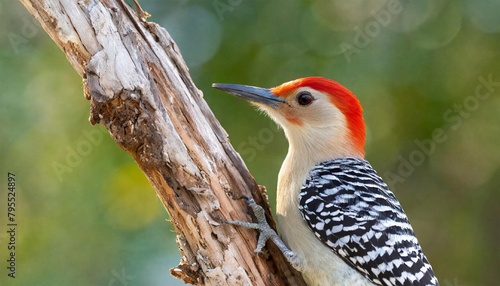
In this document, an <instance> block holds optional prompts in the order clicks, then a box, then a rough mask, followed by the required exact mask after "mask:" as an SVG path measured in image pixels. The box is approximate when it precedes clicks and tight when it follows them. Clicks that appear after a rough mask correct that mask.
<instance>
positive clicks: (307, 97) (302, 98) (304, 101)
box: [297, 92, 313, 105]
mask: <svg viewBox="0 0 500 286" xmlns="http://www.w3.org/2000/svg"><path fill="white" fill-rule="evenodd" d="M297 101H298V102H299V104H300V105H309V104H311V102H312V101H313V97H312V95H311V94H310V93H309V92H301V93H299V95H297Z"/></svg>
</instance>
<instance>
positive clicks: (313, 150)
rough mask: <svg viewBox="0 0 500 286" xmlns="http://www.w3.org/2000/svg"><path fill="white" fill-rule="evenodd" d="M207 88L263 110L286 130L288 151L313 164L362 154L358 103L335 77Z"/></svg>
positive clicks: (362, 128) (363, 138)
mask: <svg viewBox="0 0 500 286" xmlns="http://www.w3.org/2000/svg"><path fill="white" fill-rule="evenodd" d="M212 87H214V88H217V89H220V90H222V91H225V92H227V93H230V94H232V95H235V96H237V97H240V98H243V99H246V100H248V101H250V102H252V103H253V104H255V105H257V106H258V107H259V108H261V109H263V110H264V111H266V112H267V113H268V114H269V116H271V118H273V119H274V121H276V122H277V123H278V124H279V125H281V126H282V127H283V129H284V130H285V134H286V136H287V138H288V141H289V143H290V151H292V152H301V153H302V155H304V156H309V157H310V159H311V160H313V161H316V162H320V161H325V160H330V159H333V158H337V157H359V158H363V157H364V145H365V123H364V121H363V115H362V108H361V104H360V103H359V100H358V99H357V98H356V96H354V94H352V93H351V92H350V91H349V90H347V89H346V88H345V87H343V86H342V85H340V84H339V83H337V82H335V81H332V80H328V79H325V78H322V77H306V78H301V79H297V80H294V81H290V82H286V83H284V84H282V85H280V86H277V87H273V88H270V89H265V88H260V87H253V86H247V85H238V84H220V83H216V84H213V85H212Z"/></svg>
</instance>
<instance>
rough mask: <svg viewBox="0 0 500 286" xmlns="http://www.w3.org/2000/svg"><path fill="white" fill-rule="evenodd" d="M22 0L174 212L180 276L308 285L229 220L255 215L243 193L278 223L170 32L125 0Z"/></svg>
mask: <svg viewBox="0 0 500 286" xmlns="http://www.w3.org/2000/svg"><path fill="white" fill-rule="evenodd" d="M21 2H22V3H23V4H24V5H25V7H26V8H27V9H28V11H29V12H30V13H31V14H33V15H34V16H35V17H36V18H37V19H38V21H39V22H40V23H41V24H42V26H43V28H44V29H45V31H46V32H47V33H48V34H49V35H50V36H51V38H52V39H53V40H54V42H55V43H56V44H57V45H58V46H59V47H60V48H61V49H62V50H63V51H64V53H65V54H66V57H67V59H68V60H69V62H70V63H71V64H72V65H73V67H74V68H75V70H76V71H77V72H78V74H79V75H80V76H82V78H83V79H84V94H85V97H86V98H87V99H89V100H90V122H91V123H92V124H98V123H100V124H102V125H104V126H105V127H106V128H107V129H108V130H109V132H110V134H111V136H112V137H113V139H114V140H115V141H116V143H118V145H119V146H120V147H121V148H123V149H124V150H126V151H127V152H128V153H129V154H130V155H132V157H133V158H134V159H135V160H136V161H137V164H138V165H139V166H140V168H141V169H142V171H143V172H144V174H145V175H146V176H147V178H148V179H149V181H150V182H151V184H152V185H153V187H154V188H155V190H156V193H157V195H158V197H159V198H160V200H161V201H162V203H163V205H164V206H165V208H166V210H167V211H168V213H169V214H170V217H171V219H172V223H173V225H174V228H175V230H176V232H177V242H178V244H179V248H180V252H181V254H182V260H181V263H180V265H179V266H177V267H175V268H173V269H171V273H172V275H174V276H175V277H177V278H179V279H182V280H184V281H185V282H188V283H192V284H203V285H304V282H303V280H302V278H301V277H300V275H299V274H298V272H296V271H295V270H294V269H293V268H292V267H291V266H290V265H288V263H286V261H285V259H284V257H283V256H282V255H281V253H280V252H279V250H277V248H276V247H275V246H274V245H272V243H269V246H268V250H269V253H270V255H268V256H267V258H264V257H262V256H257V255H255V254H254V253H253V250H254V248H255V247H256V241H257V232H256V231H254V230H247V229H244V228H241V227H234V226H231V225H228V224H225V223H224V221H226V220H242V221H250V220H251V219H252V217H251V216H250V215H249V212H248V211H249V209H248V207H247V204H246V202H245V201H238V200H233V198H236V197H239V196H240V195H242V194H245V195H251V196H253V197H254V198H255V200H256V201H257V203H259V204H261V205H263V206H265V207H266V211H267V215H268V220H269V221H270V223H271V224H274V221H272V218H271V215H270V212H269V205H268V203H267V200H266V198H265V194H264V193H263V191H262V188H261V189H259V187H258V186H257V184H256V182H255V180H254V179H253V177H252V176H251V175H250V173H249V172H248V170H247V168H246V167H245V165H244V163H243V161H242V160H241V158H240V156H239V155H238V154H237V153H236V152H235V151H234V149H233V148H232V146H231V145H230V143H229V141H228V136H227V134H226V132H225V131H224V129H222V127H221V126H220V124H219V122H218V121H217V120H216V118H215V117H214V115H213V114H212V112H211V111H210V109H209V107H208V106H207V104H206V102H205V101H204V100H203V98H202V92H201V91H200V90H198V89H197V88H196V86H195V85H194V83H193V81H192V80H191V77H190V75H189V72H188V69H187V67H186V64H185V62H184V60H183V59H182V56H181V54H180V53H179V50H178V48H177V46H176V44H175V43H174V42H173V40H172V39H171V37H170V36H169V34H168V33H167V31H166V30H165V29H163V28H162V27H160V26H158V25H157V24H155V23H149V22H147V21H146V19H145V14H144V13H143V12H142V10H140V9H139V11H140V12H139V13H140V14H141V15H139V17H138V16H137V13H136V12H135V11H134V10H133V9H131V8H130V7H129V6H128V5H127V4H126V3H124V1H121V0H101V1H97V0H93V1H90V0H82V1H66V0H64V1H58V0H21ZM200 48H203V47H200ZM62 100H63V99H62Z"/></svg>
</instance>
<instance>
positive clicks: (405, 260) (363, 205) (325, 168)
mask: <svg viewBox="0 0 500 286" xmlns="http://www.w3.org/2000/svg"><path fill="white" fill-rule="evenodd" d="M213 87H214V88H217V89H220V90H222V91H225V92H227V93H229V94H232V95H235V96H237V97H240V98H243V99H245V100H248V101H250V102H251V103H253V104H255V105H257V106H258V107H259V108H260V109H262V110H264V111H265V112H266V113H267V114H268V115H269V116H270V117H271V118H272V119H273V120H274V121H276V122H277V123H278V124H279V125H280V126H282V127H283V130H284V132H285V135H286V137H287V139H288V142H289V149H288V154H287V156H286V158H285V161H284V162H283V165H282V167H281V170H280V172H279V178H278V190H277V206H276V213H277V221H278V229H279V232H280V236H281V239H280V237H278V235H277V234H276V232H274V230H272V229H271V228H270V227H269V225H268V224H267V222H266V220H265V216H264V212H263V209H262V208H261V207H260V206H258V205H256V204H255V202H254V201H253V200H252V199H251V198H248V202H249V204H250V206H251V207H252V209H253V211H254V213H255V215H256V217H257V219H258V223H250V222H239V221H235V222H229V223H231V224H233V225H240V226H244V227H250V228H255V229H258V230H260V231H261V233H260V236H259V242H258V244H257V249H256V252H260V251H261V250H262V248H263V247H264V246H265V243H266V241H267V240H268V239H272V240H273V241H274V242H275V243H276V245H278V247H279V248H280V249H281V251H282V252H283V254H284V255H285V257H286V258H287V259H288V261H289V262H290V263H291V264H292V265H293V266H294V267H295V268H296V269H298V270H299V271H300V272H301V273H302V276H303V277H304V279H305V281H306V283H307V284H308V285H321V286H325V285H439V283H438V280H437V278H436V277H435V275H434V272H433V270H432V267H431V265H430V264H429V262H428V260H427V258H426V257H425V255H424V253H423V251H422V248H421V246H420V244H419V242H418V240H417V238H416V237H415V234H414V233H413V229H412V227H411V225H410V222H409V220H408V217H407V216H406V214H405V212H404V211H403V208H402V207H401V205H400V203H399V201H398V200H397V199H396V197H395V196H394V194H393V193H392V192H391V191H390V190H389V188H388V187H387V185H386V184H385V183H384V181H383V180H382V179H381V178H380V176H379V175H378V174H377V172H376V171H375V170H374V169H373V168H372V166H371V165H370V163H368V161H367V160H365V159H364V157H365V151H364V146H365V123H364V120H363V115H362V108H361V104H360V102H359V100H358V99H357V98H356V96H354V94H352V93H351V92H350V91H349V90H347V89H346V88H345V87H343V86H342V85H340V84H339V83H337V82H335V81H332V80H328V79H325V78H322V77H307V78H301V79H297V80H294V81H290V82H286V83H284V84H282V85H280V86H277V87H274V88H270V89H265V88H259V87H253V86H246V85H236V84H213Z"/></svg>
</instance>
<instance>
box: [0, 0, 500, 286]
mask: <svg viewBox="0 0 500 286" xmlns="http://www.w3.org/2000/svg"><path fill="white" fill-rule="evenodd" d="M141 3H142V5H143V8H144V9H145V10H146V11H149V12H150V13H151V14H152V17H151V18H150V20H151V21H155V22H158V23H159V24H161V25H162V26H164V27H166V28H167V30H168V31H169V32H170V33H171V35H172V36H173V38H174V40H176V41H177V43H178V45H179V47H180V49H181V52H182V54H183V55H184V57H185V59H186V61H187V63H188V66H189V67H190V70H191V74H192V76H193V79H194V81H195V82H196V84H197V86H198V87H199V88H200V89H201V90H202V91H203V92H204V96H205V99H206V100H207V101H208V103H209V105H210V107H211V108H212V110H213V112H214V113H215V115H216V116H217V118H218V119H219V120H220V121H221V123H222V125H223V126H224V128H225V129H226V130H227V132H228V133H229V135H230V139H231V142H232V144H233V146H234V147H235V148H236V149H237V150H238V151H239V152H240V154H241V155H242V157H243V159H244V160H245V162H246V163H247V166H248V167H249V169H250V171H251V172H252V174H253V175H254V176H255V178H256V180H257V182H258V183H259V184H262V185H266V186H267V188H268V193H269V196H270V199H271V205H273V206H274V203H275V189H276V178H277V174H278V171H279V168H280V165H281V162H282V160H283V158H284V156H285V154H286V152H287V142H286V139H285V137H284V136H283V134H282V131H281V130H279V129H277V128H276V126H275V125H274V124H273V123H272V122H271V121H270V119H269V118H267V117H265V116H262V115H261V114H259V112H256V111H255V109H254V108H253V107H251V106H250V105H249V104H248V103H246V102H243V101H241V100H239V99H236V98H233V97H231V96H229V95H226V94H223V93H222V92H220V91H216V90H213V89H211V88H210V85H211V83H212V82H224V83H241V84H250V85H257V86H262V87H271V86H276V85H278V84H280V83H282V82H285V81H288V80H292V79H295V78H298V77H304V76H323V77H326V78H330V79H334V80H336V81H338V82H340V83H341V84H343V85H344V86H346V87H347V88H348V89H350V90H351V91H353V92H354V94H356V95H357V96H358V98H359V99H360V101H361V103H362V105H363V107H364V110H365V111H364V116H365V120H366V124H367V146H366V153H367V159H368V160H369V161H370V162H371V163H372V165H373V166H374V168H375V169H376V170H377V171H378V172H379V173H380V174H381V175H382V177H384V179H385V180H386V181H387V182H388V184H389V185H390V187H391V189H392V191H393V192H394V193H396V195H397V197H398V198H399V200H400V201H401V203H402V205H403V207H404V209H405V210H406V213H407V214H408V216H409V218H410V221H411V222H412V224H413V227H414V229H415V232H416V234H417V236H418V238H419V240H420V242H421V244H422V247H423V249H424V251H425V253H426V255H427V257H428V258H429V260H430V262H431V263H432V265H433V267H434V271H435V272H436V275H437V277H438V278H439V280H440V282H441V285H498V278H497V274H498V270H499V269H500V247H499V241H500V219H499V217H500V211H499V205H500V192H499V188H498V186H499V185H500V148H499V146H500V130H499V128H498V126H499V123H500V112H499V111H500V34H499V33H500V1H497V0H489V1H488V0H479V1H472V0H461V1H443V0H426V1H395V0H393V1H382V0H380V1H379V0H377V1H362V0H355V1H354V0H353V1H332V0H328V1H327V0H320V1H306V0H303V1H290V0H288V1H284V0H279V1H243V0H216V1H201V0H197V1H194V0H183V1H165V0H156V1H147V0H143V1H141ZM0 23H1V30H0V35H1V36H0V83H1V87H2V92H1V95H0V122H1V123H0V136H1V137H0V138H1V148H0V158H1V165H0V170H1V177H2V179H1V180H0V183H1V188H0V189H1V194H0V198H1V199H0V202H1V204H0V218H1V219H0V224H1V227H0V229H1V233H0V261H1V263H0V265H1V267H0V269H1V270H0V285H183V283H181V282H180V281H176V280H175V279H173V278H170V276H169V268H171V267H174V266H176V265H177V263H178V262H179V259H180V255H179V252H178V249H177V246H176V243H175V233H174V232H173V231H172V229H173V228H172V226H171V224H170V223H169V222H168V215H167V213H166V212H165V211H164V209H163V207H162V206H161V204H160V202H159V200H158V199H157V198H156V196H155V193H154V191H153V189H152V188H151V187H150V185H149V184H148V182H147V180H146V179H145V178H144V176H143V175H142V173H141V172H140V171H139V170H138V168H137V167H136V165H135V163H134V161H133V160H132V159H131V157H130V156H129V155H128V154H127V153H126V152H124V151H122V150H121V149H119V148H118V147H117V145H116V144H115V143H114V142H113V141H112V140H111V139H110V137H109V135H108V134H107V133H106V131H105V129H104V128H103V127H101V126H96V127H92V126H90V124H89V123H88V116H89V102H88V101H87V100H85V99H84V97H83V92H82V83H81V78H79V76H78V75H77V74H76V72H74V70H73V69H72V67H71V66H70V65H69V63H68V62H67V60H66V58H65V56H64V54H63V53H62V52H61V51H60V50H59V49H58V48H57V47H56V45H55V44H54V43H53V42H52V40H51V39H50V38H49V37H48V36H47V35H46V33H45V32H44V31H43V30H42V29H41V28H40V25H39V24H38V23H37V22H36V21H34V19H33V17H32V16H30V15H29V14H28V12H27V11H26V10H25V9H24V7H22V5H21V4H20V3H19V2H17V1H6V0H2V1H0ZM488 82H489V83H488ZM77 150H79V151H81V152H80V155H77V156H75V151H77ZM68 160H69V161H68ZM62 165H64V166H66V169H63V170H64V172H63V171H61V169H55V166H56V167H57V166H59V167H61V166H62ZM57 170H59V171H57ZM7 172H13V173H15V174H16V178H17V195H18V197H17V202H18V209H17V222H18V224H19V226H18V240H17V248H18V249H17V259H18V264H17V267H18V268H17V273H16V274H17V278H16V279H10V278H8V277H7V271H6V259H7V258H8V254H7V245H6V243H7V236H6V232H5V226H6V223H7V210H6V203H5V202H6V199H7V193H6V192H7V189H6V188H7V179H6V178H7Z"/></svg>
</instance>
